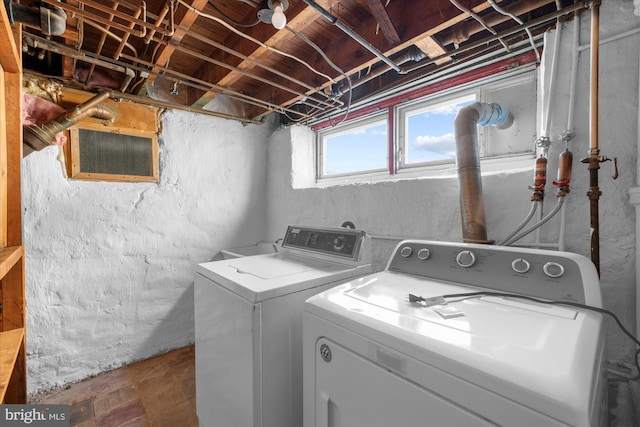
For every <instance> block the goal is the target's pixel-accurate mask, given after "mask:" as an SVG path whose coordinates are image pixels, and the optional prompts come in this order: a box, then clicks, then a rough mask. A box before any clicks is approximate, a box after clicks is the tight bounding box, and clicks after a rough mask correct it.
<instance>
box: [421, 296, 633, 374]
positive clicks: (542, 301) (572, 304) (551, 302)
mask: <svg viewBox="0 0 640 427" xmlns="http://www.w3.org/2000/svg"><path fill="white" fill-rule="evenodd" d="M485 296H486V297H501V298H504V297H508V298H517V299H522V300H527V301H532V302H536V303H540V304H548V305H566V306H570V307H577V308H581V309H585V310H591V311H595V312H597V313H600V314H604V315H607V316H609V317H611V318H612V319H613V320H614V321H615V322H616V324H617V325H618V327H619V328H620V330H621V331H622V333H624V334H625V335H626V336H627V337H628V338H629V339H631V341H633V342H634V343H635V345H636V346H637V347H640V340H638V338H636V337H635V336H634V335H633V334H632V333H631V332H630V331H629V330H628V329H627V328H626V327H625V326H624V325H623V324H622V322H621V321H620V319H619V318H618V316H617V315H616V314H615V313H614V312H612V311H609V310H606V309H604V308H600V307H594V306H591V305H587V304H581V303H578V302H573V301H558V300H546V299H542V298H536V297H531V296H528V295H520V294H512V293H508V292H492V291H478V292H463V293H458V294H447V295H441V296H436V297H429V298H424V297H421V296H418V295H414V294H409V302H411V303H418V304H420V303H422V302H424V301H427V300H444V301H445V302H448V301H447V299H452V298H458V299H457V300H455V301H451V302H458V301H463V300H466V299H472V298H480V297H485ZM638 355H640V348H639V349H637V350H636V352H635V357H634V362H635V364H636V369H637V372H638V375H637V376H636V377H634V378H631V380H636V379H638V378H640V361H638Z"/></svg>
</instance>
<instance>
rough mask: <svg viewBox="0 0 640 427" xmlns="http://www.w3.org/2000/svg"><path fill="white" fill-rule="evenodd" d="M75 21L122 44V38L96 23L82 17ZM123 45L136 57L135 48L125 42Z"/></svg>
mask: <svg viewBox="0 0 640 427" xmlns="http://www.w3.org/2000/svg"><path fill="white" fill-rule="evenodd" d="M76 19H77V20H78V21H79V22H82V23H84V24H89V25H90V26H91V27H93V28H95V29H96V30H98V31H101V32H103V33H105V34H106V35H108V36H109V37H111V38H112V39H114V40H117V41H119V42H122V37H120V36H118V35H117V34H115V33H113V32H111V31H109V30H107V29H106V28H104V27H103V26H101V25H100V24H98V23H96V22H93V21H92V20H90V19H87V18H84V17H82V16H77V17H76ZM124 45H125V46H126V47H128V48H129V49H130V50H131V52H133V54H134V56H138V51H137V50H136V48H135V47H134V46H133V45H132V44H131V43H129V42H126V41H125V43H124Z"/></svg>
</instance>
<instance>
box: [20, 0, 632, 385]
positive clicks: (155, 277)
mask: <svg viewBox="0 0 640 427" xmlns="http://www.w3.org/2000/svg"><path fill="white" fill-rule="evenodd" d="M632 11H633V4H632V2H630V1H623V0H605V2H604V4H603V6H602V16H601V27H602V38H603V39H604V38H606V37H608V36H612V35H615V34H619V33H622V32H624V31H626V30H628V29H631V28H635V27H638V25H639V24H640V22H639V19H640V18H638V17H635V16H634V15H633V13H632ZM581 22H582V31H581V33H582V34H581V41H582V43H586V42H587V41H588V33H589V26H588V24H589V16H588V14H585V15H583V17H582V18H581ZM570 33H571V31H570V30H567V31H565V32H563V38H562V49H563V55H561V61H560V69H559V75H560V78H559V81H558V89H557V93H556V96H555V98H554V106H556V108H557V111H556V112H554V114H557V119H554V121H553V123H552V140H553V142H554V146H553V148H552V152H551V157H552V159H551V161H550V169H549V178H550V180H551V179H552V178H554V177H555V172H554V170H555V169H554V168H555V164H556V162H555V161H554V159H555V158H556V156H557V154H558V153H559V150H560V148H561V147H560V145H559V144H558V134H559V133H560V132H561V131H562V130H564V128H565V124H566V110H567V93H568V74H569V73H568V70H569V68H568V67H569V60H570V53H569V52H570V41H571V37H570ZM639 41H640V40H639V38H638V35H634V36H630V37H626V38H623V39H621V40H618V41H615V42H611V43H606V44H604V45H603V46H602V49H601V60H602V64H601V74H600V82H601V90H600V93H601V101H600V112H601V147H602V154H603V155H606V156H608V157H615V156H617V157H618V158H619V165H620V170H621V177H620V178H619V179H618V180H617V181H613V180H611V179H609V178H608V176H609V175H610V174H611V169H610V167H609V164H605V165H604V166H603V167H604V168H603V170H602V173H601V180H600V182H601V184H600V185H601V188H602V191H603V196H602V199H601V209H600V216H601V225H602V228H601V238H602V241H601V258H602V287H603V294H604V303H605V307H606V308H609V309H612V310H614V311H615V312H616V313H617V314H618V315H619V316H620V317H621V319H622V321H623V322H624V323H625V324H626V325H633V324H634V322H635V315H634V310H635V306H634V304H635V280H636V278H635V253H636V245H635V233H634V211H633V208H632V207H631V205H630V203H629V200H628V195H627V191H628V190H629V188H631V187H632V186H633V185H634V183H635V182H636V181H635V171H636V163H637V131H636V127H637V118H638V98H637V96H638V60H639V58H638V48H637V46H638V45H640V44H639V43H638V42H639ZM579 67H580V71H579V74H578V76H579V85H578V94H579V96H578V100H577V109H576V112H575V115H576V127H577V138H576V140H575V143H574V144H573V145H572V150H573V152H574V158H575V162H574V174H573V182H572V192H571V194H570V196H569V198H568V199H567V236H566V239H567V250H570V251H573V252H576V253H580V254H583V255H586V256H588V255H589V211H588V200H587V198H586V196H585V194H586V191H587V188H588V179H587V170H586V166H585V165H582V164H580V163H579V161H578V160H579V159H580V158H582V157H584V156H586V154H587V147H588V130H587V124H588V110H587V108H588V50H586V51H585V52H583V53H582V54H581V57H580V62H579ZM271 130H272V129H271V127H270V126H269V125H263V126H247V127H243V126H242V125H240V124H238V123H235V122H231V121H226V120H221V119H214V118H210V117H205V116H200V115H193V114H189V113H182V112H169V113H167V114H166V115H165V116H164V118H163V132H162V135H161V150H162V151H161V180H160V182H159V183H156V184H148V183H146V184H145V183H138V184H123V183H96V182H80V181H68V180H66V179H64V178H63V177H62V174H61V172H60V169H59V166H58V164H57V163H56V161H55V156H56V151H55V148H49V149H46V150H44V151H42V152H39V153H35V154H32V155H30V156H29V157H27V158H26V159H25V160H24V163H23V165H24V168H23V182H24V184H23V185H24V193H23V194H24V226H25V242H26V251H27V252H26V253H27V264H26V271H27V310H28V315H27V317H28V337H27V340H28V353H29V355H28V362H27V363H28V374H29V376H28V384H29V393H35V392H38V391H41V390H45V389H49V388H51V387H54V386H57V385H62V384H66V383H69V382H73V381H77V380H80V379H83V378H86V377H88V376H91V375H93V374H96V373H99V372H101V371H104V370H108V369H110V368H113V367H117V366H120V365H123V364H127V363H130V362H133V361H135V360H139V359H144V358H146V357H149V356H151V355H154V354H157V353H160V352H163V351H165V350H169V349H172V348H177V347H181V346H184V345H187V344H190V343H192V342H193V341H194V337H193V294H192V283H193V274H194V269H195V265H196V264H197V263H199V262H202V261H207V260H209V259H211V258H212V257H214V256H215V255H216V254H217V253H218V251H219V250H220V249H223V248H228V247H234V246H242V245H251V244H255V243H257V242H259V241H261V240H270V241H274V240H276V239H278V238H280V237H282V235H283V233H284V230H285V228H286V226H287V225H288V224H292V223H299V224H316V225H326V226H339V225H340V224H341V223H342V222H344V221H346V220H350V221H353V222H354V223H355V224H356V225H357V226H358V227H359V228H362V229H364V230H367V231H368V232H369V233H370V234H372V235H373V236H374V237H375V238H374V242H373V244H374V262H375V266H376V268H377V269H381V268H383V266H384V262H385V261H386V259H387V257H388V256H389V254H390V251H391V250H392V249H393V246H394V245H395V243H396V242H397V238H403V237H411V238H430V239H440V240H456V241H459V240H460V239H461V226H460V220H459V217H460V216H459V207H458V184H457V179H456V178H455V177H454V176H452V177H449V178H439V179H419V180H411V181H395V182H379V183H375V184H360V185H343V186H336V187H330V188H306V186H307V185H308V184H309V182H312V181H313V169H312V163H311V159H312V158H313V148H312V145H311V143H312V135H311V133H310V131H309V130H308V129H307V128H304V127H293V128H289V129H285V130H279V131H277V132H275V133H274V134H273V135H272V136H270V135H271ZM292 155H294V157H295V158H296V159H300V158H302V160H305V159H306V160H305V162H303V161H296V162H294V164H293V165H292V162H291V156H292ZM265 159H267V160H266V161H265ZM532 167H533V165H532ZM532 175H533V173H532V170H530V171H525V172H513V173H509V172H505V173H502V174H491V175H487V176H485V177H484V189H485V204H486V207H487V226H488V230H489V237H490V238H493V239H500V237H502V236H504V235H506V234H507V233H508V232H509V231H510V230H511V229H512V228H513V227H514V226H515V225H516V224H517V223H519V222H520V220H521V218H522V217H523V216H524V215H525V214H526V212H527V211H528V209H529V196H530V193H531V192H530V190H528V188H527V187H528V186H529V185H531V183H532ZM552 194H553V192H552V191H549V196H548V199H547V200H548V201H547V209H549V208H550V206H551V205H553V204H554V203H555V200H554V199H555V198H554V197H553V195H552ZM557 230H558V226H557V222H556V221H555V220H554V221H552V222H551V223H550V224H549V226H548V227H546V228H545V231H544V233H543V238H544V239H546V240H553V239H555V238H556V235H557ZM631 348H632V346H631V344H630V343H629V342H628V340H627V339H626V338H624V337H623V336H622V335H621V334H620V333H619V332H618V331H617V329H616V328H615V327H614V326H613V325H611V326H610V332H609V357H610V358H612V359H619V358H624V357H629V356H630V351H631Z"/></svg>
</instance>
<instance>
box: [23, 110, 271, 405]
mask: <svg viewBox="0 0 640 427" xmlns="http://www.w3.org/2000/svg"><path fill="white" fill-rule="evenodd" d="M162 121H163V131H162V134H161V140H160V146H161V153H160V158H161V166H160V168H161V176H160V182H159V183H107V182H82V181H70V180H66V179H64V178H63V176H62V173H61V169H60V166H59V164H58V163H57V161H56V155H57V149H56V148H54V147H51V148H48V149H45V150H43V151H41V152H38V153H34V154H31V155H30V156H28V157H27V158H26V159H25V160H24V162H23V165H24V169H23V181H24V225H25V239H24V240H25V242H26V253H27V264H26V266H27V267H26V273H27V275H26V282H27V310H28V315H27V318H28V338H27V343H28V353H29V356H28V361H27V366H28V384H29V392H30V393H34V392H37V391H40V390H44V389H48V388H51V387H53V386H57V385H61V384H65V383H69V382H73V381H77V380H80V379H83V378H86V377H88V376H90V375H93V374H96V373H98V372H101V371H104V370H108V369H110V368H113V367H116V366H120V365H123V364H127V363H130V362H132V361H135V360H138V359H143V358H147V357H149V356H151V355H154V354H157V353H159V352H163V351H165V350H169V349H173V348H177V347H181V346H184V345H188V344H190V343H193V342H194V335H193V334H194V325H193V285H192V283H193V279H194V277H193V276H194V271H195V265H196V264H197V263H199V262H203V261H208V260H210V259H211V258H212V257H213V256H214V255H215V254H216V253H217V252H218V251H219V250H220V249H222V248H226V247H232V246H236V245H244V244H253V243H255V242H256V241H259V240H260V239H261V236H262V229H263V221H264V216H265V215H264V213H265V208H266V199H265V196H264V187H265V184H264V182H265V178H266V164H265V161H264V159H265V156H266V140H267V136H268V133H270V132H271V128H270V127H269V125H267V124H265V125H262V126H246V127H245V126H242V125H241V124H239V123H236V122H233V121H228V120H221V119H216V118H210V117H206V116H202V115H194V114H188V113H182V112H169V113H166V114H165V115H164V116H163V120H162Z"/></svg>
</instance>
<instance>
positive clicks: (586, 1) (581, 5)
mask: <svg viewBox="0 0 640 427" xmlns="http://www.w3.org/2000/svg"><path fill="white" fill-rule="evenodd" d="M590 6H591V1H590V0H583V1H580V2H578V3H574V4H572V5H569V6H567V7H565V8H564V9H562V10H558V11H556V12H553V13H549V14H548V15H545V16H541V17H540V18H536V19H533V20H531V21H528V22H525V23H524V25H520V26H518V27H514V28H511V29H509V30H505V31H502V32H500V33H498V34H496V35H495V36H490V37H487V38H484V39H482V40H478V41H477V42H473V43H469V44H467V45H465V46H464V47H460V48H458V49H455V50H452V51H449V52H447V53H444V54H442V55H439V56H436V57H433V58H428V59H425V60H423V61H420V62H418V63H417V64H413V65H410V66H408V67H403V68H402V69H401V70H400V74H408V73H411V72H413V71H415V70H417V69H420V68H423V67H426V66H428V65H431V64H435V63H436V62H438V61H440V60H442V59H444V58H447V57H450V56H454V55H460V54H462V53H464V52H468V51H470V50H473V49H476V48H478V47H482V46H486V45H488V44H489V43H492V42H494V41H496V40H498V38H502V37H506V36H510V35H512V34H516V33H519V32H521V31H524V30H525V29H526V28H533V27H536V26H538V25H541V24H544V23H545V22H548V21H551V20H555V19H557V18H559V17H561V16H565V15H569V14H571V13H574V12H579V11H581V10H582V9H589V7H590Z"/></svg>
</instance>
